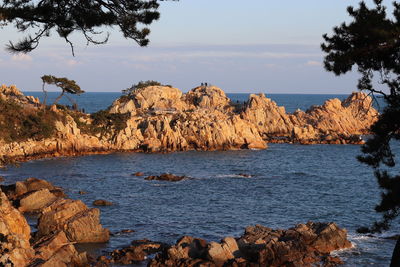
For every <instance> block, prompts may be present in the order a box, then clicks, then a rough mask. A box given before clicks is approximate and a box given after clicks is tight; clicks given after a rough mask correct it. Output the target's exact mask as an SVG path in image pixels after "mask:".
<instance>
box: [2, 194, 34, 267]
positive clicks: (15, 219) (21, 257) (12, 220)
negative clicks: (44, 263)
mask: <svg viewBox="0 0 400 267" xmlns="http://www.w3.org/2000/svg"><path fill="white" fill-rule="evenodd" d="M29 239H30V227H29V225H28V223H27V221H26V219H25V218H24V217H23V216H22V214H21V213H20V212H19V211H18V210H16V209H15V208H14V207H13V206H12V205H11V203H10V201H9V200H8V198H7V196H6V195H5V194H4V193H3V192H2V191H1V190H0V265H1V266H26V265H27V264H28V263H29V262H30V261H31V259H32V258H33V256H34V251H33V249H32V248H31V247H30V243H29Z"/></svg>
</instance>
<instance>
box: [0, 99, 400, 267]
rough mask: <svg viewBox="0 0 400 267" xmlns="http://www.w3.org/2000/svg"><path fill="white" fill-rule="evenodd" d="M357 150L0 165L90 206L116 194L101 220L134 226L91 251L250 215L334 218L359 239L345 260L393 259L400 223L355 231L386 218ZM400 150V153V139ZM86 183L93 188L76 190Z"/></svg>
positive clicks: (251, 218) (249, 220)
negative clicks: (165, 178) (170, 177)
mask: <svg viewBox="0 0 400 267" xmlns="http://www.w3.org/2000/svg"><path fill="white" fill-rule="evenodd" d="M111 96H112V94H111V93H99V94H95V93H93V97H92V98H91V99H92V100H91V101H88V102H87V103H88V106H86V107H85V108H86V109H87V110H88V111H89V110H92V111H94V110H96V109H97V108H104V107H106V106H107V105H108V104H109V103H111V102H112V100H113V99H111ZM239 97H244V96H243V95H239V96H237V100H239V101H242V98H239ZM271 97H272V98H273V97H275V99H274V98H273V99H274V100H276V101H277V102H278V104H279V105H283V104H285V106H286V107H287V110H295V109H296V108H302V107H303V106H304V103H305V102H307V103H312V104H322V103H323V102H324V101H325V100H326V99H328V98H331V96H329V95H320V96H316V95H313V96H310V97H308V96H306V95H302V96H301V97H304V98H305V99H306V100H304V103H303V102H301V101H302V100H301V99H300V98H301V97H299V95H271ZM344 97H345V96H341V98H344ZM100 99H101V104H100V103H99V102H100ZM232 99H234V97H233V95H232ZM96 101H99V102H96ZM82 103H83V102H82ZM308 106H310V105H308ZM289 107H290V109H289ZM360 153H361V152H360V146H357V145H291V144H270V145H269V148H268V149H266V150H239V151H215V152H200V151H189V152H176V153H168V154H146V153H114V154H109V155H90V156H81V157H62V158H55V159H43V160H35V161H30V162H26V163H22V164H21V165H20V166H19V167H9V168H8V169H6V170H0V175H1V176H5V179H6V181H5V182H3V183H4V184H8V183H14V182H15V181H18V180H22V179H25V178H27V177H37V178H42V179H46V180H49V181H51V182H52V183H54V184H55V185H57V186H61V187H63V188H64V189H65V191H66V193H67V194H68V196H69V197H70V198H73V199H81V200H82V201H84V202H85V203H86V204H87V205H88V206H90V207H91V206H92V204H91V203H92V202H93V201H94V200H95V199H99V198H102V199H106V200H109V201H112V202H114V203H115V205H114V206H109V207H100V210H101V221H102V224H103V225H104V226H105V227H107V228H110V230H111V231H112V232H118V231H120V230H122V229H133V230H135V232H134V233H130V234H121V235H116V236H113V237H112V238H111V240H110V242H109V243H107V244H100V245H91V246H89V247H88V248H90V250H91V251H92V253H97V254H98V253H101V252H102V251H111V250H113V249H115V248H119V247H123V246H127V245H129V243H130V242H131V241H132V240H134V239H142V238H148V239H151V240H155V241H163V242H167V243H174V242H175V241H176V240H177V239H178V238H179V237H181V236H182V235H192V236H196V237H200V238H204V239H206V240H208V241H213V240H214V241H219V240H220V239H221V238H223V237H225V236H240V235H241V234H242V233H243V231H244V228H245V227H246V226H248V225H254V224H262V225H265V226H268V227H272V228H288V227H292V226H294V225H295V224H298V223H306V222H307V221H310V220H311V221H319V222H336V223H337V224H338V225H339V226H340V227H343V228H346V229H347V230H348V234H349V239H350V240H351V242H352V243H353V245H354V247H353V248H351V249H347V250H343V251H338V252H335V254H337V255H339V256H340V257H341V258H342V259H343V260H344V261H345V265H344V266H369V265H375V266H388V264H389V262H390V258H391V253H392V251H393V248H394V245H395V241H394V240H390V239H385V237H387V236H391V235H394V234H397V233H399V230H400V228H399V227H398V226H399V224H398V222H399V221H396V222H395V223H394V224H393V228H392V229H391V230H390V231H389V232H386V233H383V234H382V235H375V236H368V235H360V234H357V233H356V229H357V228H358V227H360V226H369V225H370V224H371V223H372V222H373V221H374V220H376V219H379V214H377V213H376V212H375V211H374V207H375V205H376V204H377V203H378V202H379V196H380V191H379V189H378V186H377V183H376V180H375V178H374V176H373V172H372V170H371V169H370V168H369V167H367V166H365V165H363V164H361V163H359V162H357V160H356V158H355V157H356V156H357V155H359V154H360ZM395 153H396V154H397V155H399V154H400V146H399V145H398V144H395ZM139 171H140V172H144V173H145V175H157V174H161V173H165V172H170V173H174V174H177V175H186V176H188V177H189V178H188V179H185V180H183V181H180V182H175V183H170V182H160V181H146V180H144V177H136V176H133V175H132V174H133V173H135V172H139ZM240 173H245V174H249V175H251V178H243V177H241V176H240V175H238V174H240ZM80 190H83V191H86V192H88V194H86V195H79V194H78V192H79V191H80ZM31 222H32V226H33V227H34V220H33V219H32V220H31Z"/></svg>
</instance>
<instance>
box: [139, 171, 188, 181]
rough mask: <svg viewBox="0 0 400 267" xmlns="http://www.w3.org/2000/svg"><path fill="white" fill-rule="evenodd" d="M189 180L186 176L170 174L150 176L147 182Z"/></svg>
mask: <svg viewBox="0 0 400 267" xmlns="http://www.w3.org/2000/svg"><path fill="white" fill-rule="evenodd" d="M185 178H187V177H186V176H177V175H173V174H170V173H163V174H161V175H158V176H148V177H146V178H145V180H158V181H169V182H177V181H181V180H183V179H185Z"/></svg>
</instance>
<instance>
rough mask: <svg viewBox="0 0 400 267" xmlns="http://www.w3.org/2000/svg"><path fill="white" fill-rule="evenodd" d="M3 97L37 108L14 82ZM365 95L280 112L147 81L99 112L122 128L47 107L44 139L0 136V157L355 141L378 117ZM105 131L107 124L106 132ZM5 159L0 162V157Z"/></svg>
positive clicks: (262, 101) (272, 106)
mask: <svg viewBox="0 0 400 267" xmlns="http://www.w3.org/2000/svg"><path fill="white" fill-rule="evenodd" d="M0 97H1V99H3V101H11V99H12V101H14V103H17V104H19V105H21V106H23V108H29V109H38V110H39V109H41V108H42V109H43V106H41V104H40V103H39V102H38V101H36V100H34V99H33V100H32V99H31V98H29V97H25V96H24V95H23V94H22V93H21V92H20V91H19V90H18V89H17V88H16V87H13V86H11V87H7V86H2V87H1V90H0ZM371 105H372V99H371V97H369V96H367V95H366V94H364V93H360V92H357V93H353V94H351V95H350V96H349V97H348V98H347V99H346V100H344V101H340V100H339V99H331V100H328V101H326V102H325V103H324V104H323V105H321V106H313V107H311V108H310V109H309V110H307V111H305V112H304V111H300V110H299V111H296V112H294V113H287V112H286V111H285V108H284V107H279V106H278V105H277V104H276V103H275V102H274V101H272V100H271V99H269V98H267V97H266V96H265V95H264V94H252V95H250V97H249V100H248V101H247V102H246V103H245V104H244V105H241V106H240V105H239V106H237V105H233V104H232V103H231V101H230V99H229V98H228V97H227V96H226V95H225V93H224V91H223V90H221V89H220V88H218V87H216V86H199V87H196V88H193V89H192V90H190V91H189V92H187V93H182V92H181V91H180V90H179V89H177V88H174V87H171V86H149V87H145V88H140V89H137V90H135V91H134V92H133V93H131V94H130V95H129V96H123V97H121V98H119V99H117V100H115V101H114V103H113V104H112V105H111V106H110V107H109V108H108V109H107V110H106V111H104V112H103V116H106V117H107V116H108V115H107V114H109V115H110V117H111V116H117V117H118V116H119V115H121V116H122V115H123V116H125V121H123V123H122V128H121V127H120V128H119V129H116V128H115V127H114V126H110V127H108V128H107V127H106V126H104V129H100V131H95V132H91V131H88V130H87V128H88V127H89V128H90V125H92V124H93V123H94V119H93V117H90V116H88V115H86V114H82V113H79V112H75V113H71V112H68V111H65V110H60V109H57V108H56V107H55V106H54V107H52V109H51V110H52V111H53V112H54V113H55V114H58V115H57V116H58V119H57V121H56V122H55V123H54V124H55V128H56V130H55V133H54V134H53V135H52V136H51V137H50V138H44V139H39V140H38V139H37V138H36V139H35V138H33V139H26V140H22V141H18V142H11V143H10V142H5V141H4V140H0V144H2V145H0V158H3V159H4V158H11V159H21V160H26V159H30V158H38V157H52V156H59V155H77V154H88V153H106V152H110V151H120V150H130V151H147V152H170V151H185V150H227V149H265V148H267V143H268V142H286V143H302V144H317V143H327V144H347V143H352V144H359V143H362V140H361V139H360V135H362V134H367V133H368V132H369V128H370V126H371V125H372V124H373V123H374V122H375V121H376V120H377V116H378V112H377V111H376V110H375V109H374V108H373V107H372V106H371ZM106 128H107V129H106ZM3 161H4V160H3Z"/></svg>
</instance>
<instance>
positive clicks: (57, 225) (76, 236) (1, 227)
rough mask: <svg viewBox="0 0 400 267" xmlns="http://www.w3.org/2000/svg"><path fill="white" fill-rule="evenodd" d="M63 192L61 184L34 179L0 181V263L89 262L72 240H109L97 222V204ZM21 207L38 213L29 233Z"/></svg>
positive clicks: (63, 263)
mask: <svg viewBox="0 0 400 267" xmlns="http://www.w3.org/2000/svg"><path fill="white" fill-rule="evenodd" d="M2 190H4V191H5V192H3V191H2ZM7 196H9V198H10V199H9V198H8V197H7ZM64 196H65V195H64V194H63V192H62V190H61V188H58V187H55V186H53V185H52V184H51V183H49V182H47V181H45V180H41V179H36V178H28V179H27V180H25V181H22V182H17V183H16V184H13V185H8V186H1V190H0V265H1V266H3V265H4V266H49V267H50V266H88V257H87V255H86V253H85V252H83V253H78V252H77V250H76V249H75V246H74V245H73V244H75V243H89V242H107V241H108V240H109V231H108V229H104V228H103V227H102V226H101V224H100V221H99V215H100V214H99V213H100V212H99V210H98V209H89V208H88V207H87V206H86V205H85V204H84V203H82V202H81V201H79V200H71V199H65V198H63V197H64ZM10 200H12V202H10ZM12 204H14V205H15V207H13V205H12ZM16 208H18V209H16ZM22 212H36V213H38V214H39V220H38V226H37V228H38V231H37V232H36V233H35V234H33V235H32V236H31V232H30V227H29V225H28V223H27V221H26V219H25V218H24V217H23V215H22ZM30 241H32V242H33V243H32V245H31V243H30ZM7 264H10V265H7ZM12 264H14V265H12Z"/></svg>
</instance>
